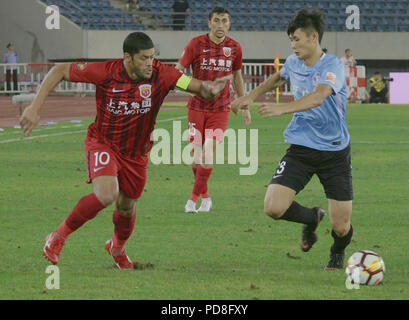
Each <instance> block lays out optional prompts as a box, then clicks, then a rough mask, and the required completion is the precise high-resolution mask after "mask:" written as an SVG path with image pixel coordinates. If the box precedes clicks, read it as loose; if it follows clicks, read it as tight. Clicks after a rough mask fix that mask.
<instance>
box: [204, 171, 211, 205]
mask: <svg viewBox="0 0 409 320" xmlns="http://www.w3.org/2000/svg"><path fill="white" fill-rule="evenodd" d="M208 170H210V172H209V176H210V175H211V174H212V172H213V168H209V169H208ZM208 180H209V177H208V178H207V180H206V184H205V186H204V189H203V192H202V199H205V198H210V195H209V189H208V188H207V182H208Z"/></svg>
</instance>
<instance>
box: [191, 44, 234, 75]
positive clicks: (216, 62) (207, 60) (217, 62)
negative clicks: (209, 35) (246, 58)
mask: <svg viewBox="0 0 409 320" xmlns="http://www.w3.org/2000/svg"><path fill="white" fill-rule="evenodd" d="M208 51H210V49H203V50H202V52H203V53H205V52H208ZM211 52H214V54H212V55H210V57H209V56H208V55H207V54H203V55H201V57H200V62H199V63H200V70H209V71H223V72H231V71H232V70H231V68H232V57H231V53H232V50H231V48H229V47H223V55H221V54H220V53H219V54H216V53H215V50H212V51H211Z"/></svg>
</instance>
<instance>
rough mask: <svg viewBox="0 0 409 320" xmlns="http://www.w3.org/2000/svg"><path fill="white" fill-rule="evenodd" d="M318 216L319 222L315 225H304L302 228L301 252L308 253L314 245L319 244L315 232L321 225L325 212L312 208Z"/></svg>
mask: <svg viewBox="0 0 409 320" xmlns="http://www.w3.org/2000/svg"><path fill="white" fill-rule="evenodd" d="M312 209H313V210H314V211H315V212H316V214H317V222H316V223H314V224H312V225H311V224H304V225H303V227H302V233H301V241H300V245H301V250H302V251H304V252H308V251H309V250H310V249H311V248H312V245H313V244H314V243H315V242H317V240H318V237H317V235H316V233H315V230H317V227H318V225H319V224H320V222H321V220H322V219H323V218H324V216H325V211H324V210H323V209H321V208H319V207H314V208H312Z"/></svg>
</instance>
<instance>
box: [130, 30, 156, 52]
mask: <svg viewBox="0 0 409 320" xmlns="http://www.w3.org/2000/svg"><path fill="white" fill-rule="evenodd" d="M153 47H154V45H153V42H152V39H151V38H150V37H149V36H148V35H147V34H146V33H143V32H132V33H130V34H129V35H128V36H127V37H126V38H125V40H124V44H123V51H124V53H129V54H130V55H131V56H132V57H133V55H134V54H136V53H139V51H141V50H148V49H152V48H153Z"/></svg>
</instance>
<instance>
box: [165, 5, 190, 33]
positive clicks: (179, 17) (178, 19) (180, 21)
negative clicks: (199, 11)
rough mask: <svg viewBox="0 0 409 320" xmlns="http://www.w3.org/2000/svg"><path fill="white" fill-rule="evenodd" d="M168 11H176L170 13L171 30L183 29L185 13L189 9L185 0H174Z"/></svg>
mask: <svg viewBox="0 0 409 320" xmlns="http://www.w3.org/2000/svg"><path fill="white" fill-rule="evenodd" d="M170 11H171V12H176V14H174V15H172V18H173V30H183V29H184V28H185V19H186V14H187V13H189V11H190V7H189V3H188V2H187V0H176V1H175V2H174V3H173V6H172V8H170ZM177 13H179V14H177Z"/></svg>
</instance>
